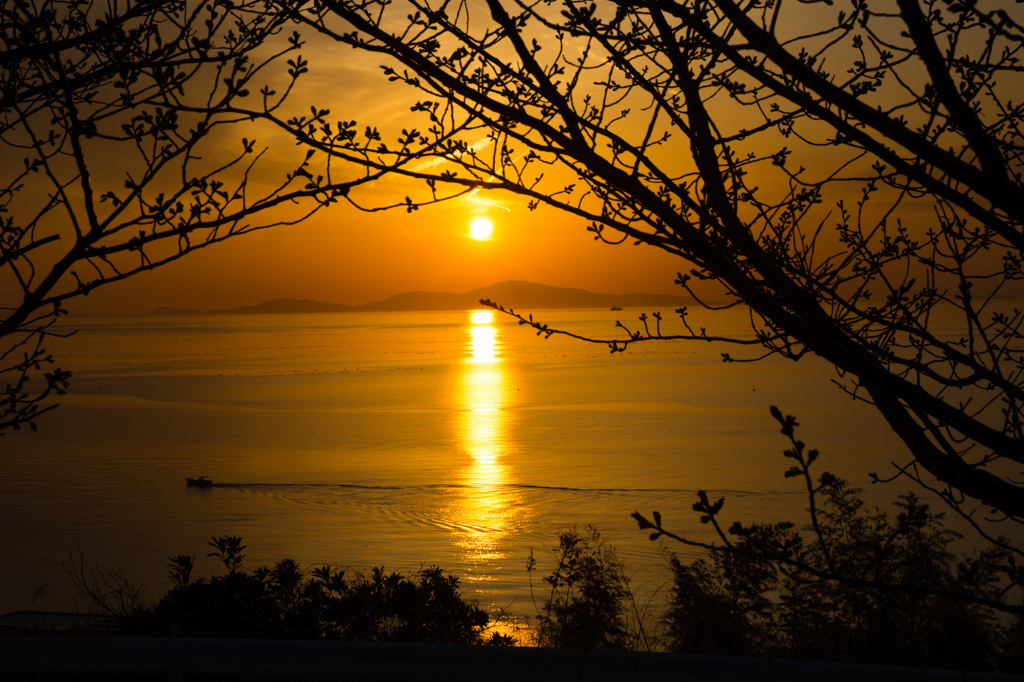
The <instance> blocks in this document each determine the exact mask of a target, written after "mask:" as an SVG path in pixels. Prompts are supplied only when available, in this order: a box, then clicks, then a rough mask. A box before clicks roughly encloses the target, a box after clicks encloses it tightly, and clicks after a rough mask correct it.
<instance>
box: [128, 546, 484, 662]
mask: <svg viewBox="0 0 1024 682" xmlns="http://www.w3.org/2000/svg"><path fill="white" fill-rule="evenodd" d="M209 544H211V545H212V546H214V547H217V548H218V549H219V552H218V553H214V554H213V555H215V556H218V557H219V558H220V559H221V561H222V562H223V563H224V565H225V566H226V567H227V569H228V572H227V573H226V574H225V575H219V576H213V577H211V578H209V579H206V578H199V579H196V580H194V581H193V580H191V567H192V564H193V563H194V559H193V558H192V557H190V556H187V555H178V556H174V557H170V558H169V564H168V566H169V567H170V569H171V572H170V576H171V577H172V579H173V580H174V581H175V585H174V587H172V588H171V590H170V591H168V592H167V594H165V595H164V596H163V598H161V599H160V601H159V602H157V603H156V604H155V605H154V606H153V607H151V608H148V609H138V610H136V611H135V613H133V614H132V615H131V616H130V617H129V618H127V619H125V622H124V629H125V631H126V632H129V633H134V634H147V635H167V634H170V633H176V634H180V635H182V636H188V637H248V638H291V639H322V638H327V639H346V640H359V641H373V642H434V643H443V644H478V643H482V641H483V639H482V636H483V633H484V631H485V630H486V628H487V626H488V622H489V618H488V615H487V613H486V612H485V611H484V610H483V609H481V608H480V607H479V606H477V605H476V604H473V603H471V602H468V601H466V600H465V599H464V598H463V597H462V595H461V592H460V588H459V581H458V578H457V577H455V576H453V575H450V574H447V573H445V572H444V571H443V570H442V569H440V568H437V567H428V568H423V569H421V570H420V571H418V572H417V573H416V574H414V575H412V576H404V575H401V574H399V573H390V574H388V573H386V572H385V571H384V569H383V568H375V569H373V571H372V572H371V573H370V574H369V575H368V576H367V575H362V574H355V575H354V576H352V577H350V578H348V577H346V575H345V572H344V571H341V570H336V569H332V568H331V567H330V566H319V567H316V568H314V569H311V570H310V571H308V572H307V571H303V570H302V569H301V568H300V567H299V565H298V564H297V563H296V562H295V561H293V560H291V559H284V560H282V561H279V562H278V563H277V564H275V565H274V566H273V567H270V568H268V567H265V566H264V567H260V568H257V569H256V570H254V571H251V572H250V571H246V570H244V569H243V568H242V567H241V563H242V558H243V557H242V554H241V551H242V550H243V549H245V547H244V546H243V545H241V539H240V538H236V537H233V536H224V537H221V538H214V539H213V541H212V542H211V543H209ZM491 639H492V640H493V639H494V638H493V637H492V638H491ZM493 643H502V642H501V641H500V640H496V641H495V642H493Z"/></svg>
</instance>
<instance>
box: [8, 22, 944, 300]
mask: <svg viewBox="0 0 1024 682" xmlns="http://www.w3.org/2000/svg"><path fill="white" fill-rule="evenodd" d="M807 12H808V10H806V9H802V10H800V12H799V13H797V14H795V15H794V16H795V17H796V18H798V19H802V20H803V23H802V22H801V21H796V22H794V23H793V25H792V27H791V28H792V30H794V31H797V32H800V31H802V30H804V29H806V28H807V25H805V24H807V23H808V22H809V21H810V17H811V15H810V14H808V13H807ZM305 37H306V38H307V40H309V41H310V42H308V44H307V45H306V46H304V47H303V54H304V55H305V56H306V57H308V58H309V59H310V69H311V71H310V73H309V74H307V75H306V76H304V77H303V79H302V80H300V84H299V87H298V89H297V90H296V91H295V92H294V93H293V94H292V96H291V98H290V99H289V108H290V109H291V110H292V111H295V112H305V113H308V111H309V107H310V105H311V104H312V105H315V106H317V107H318V108H320V107H323V108H329V109H330V110H331V118H335V117H336V118H337V119H344V120H348V119H358V121H359V125H360V126H363V125H366V124H370V125H375V126H378V127H379V128H380V129H381V131H382V132H383V131H387V132H386V133H385V134H386V135H387V136H388V139H392V138H393V137H395V136H397V131H399V130H401V129H402V127H403V124H404V125H409V120H410V119H409V103H410V102H412V101H415V100H416V98H417V94H416V93H415V92H411V91H410V90H409V89H408V88H406V87H405V86H403V85H401V84H400V83H388V82H387V80H386V79H385V78H383V77H382V76H381V73H380V70H379V63H380V61H381V59H380V58H377V57H375V56H370V57H366V56H365V55H359V54H358V53H356V52H355V51H353V50H352V49H351V48H348V47H345V46H342V45H339V44H332V43H329V42H323V41H315V40H313V39H312V36H309V35H306V36H305ZM745 120H746V119H743V118H741V117H738V118H737V119H736V125H737V126H742V125H746V123H745ZM245 136H248V137H249V139H252V138H253V137H256V138H257V140H258V143H259V144H258V146H259V147H260V148H264V147H266V148H267V149H268V150H269V151H268V152H267V154H266V155H265V156H264V157H263V159H262V160H261V164H262V169H263V170H262V171H261V172H262V173H263V175H264V177H265V178H266V179H270V178H276V179H280V178H281V177H283V175H284V174H285V173H287V172H288V171H289V170H291V169H294V168H295V163H296V162H295V161H294V159H295V158H296V157H297V156H298V157H300V158H301V155H302V153H303V152H302V150H301V149H298V148H296V147H295V145H294V142H293V141H292V140H289V139H288V138H287V137H286V136H284V135H283V134H281V133H279V132H276V131H273V130H269V129H266V128H264V129H261V130H257V131H256V132H255V133H254V132H253V131H252V130H251V129H250V128H242V127H241V126H240V127H238V128H237V129H230V131H229V132H228V133H227V134H226V135H225V136H224V137H223V138H221V139H218V140H216V141H215V142H214V148H215V151H223V150H231V153H232V154H234V153H235V152H236V151H237V148H238V146H239V145H240V140H241V138H242V137H245ZM681 143H682V142H681V141H680V142H678V143H676V144H681ZM674 152H675V148H674V147H667V148H666V151H665V153H666V154H669V155H673V156H674ZM808 153H810V154H812V155H813V154H814V153H816V152H815V151H814V150H812V151H811V152H808ZM828 153H832V152H828ZM99 156H100V158H101V159H102V161H101V162H98V163H97V164H96V166H95V167H94V169H93V170H94V171H95V172H97V174H98V175H101V176H106V177H105V180H106V181H107V182H108V183H109V184H110V186H111V187H115V188H116V187H118V186H119V185H120V184H121V183H122V182H123V173H124V169H123V166H118V165H117V164H116V163H115V164H113V165H104V164H106V162H107V161H109V160H113V161H117V155H116V154H106V155H104V154H101V155H99ZM212 156H216V154H213V155H212ZM683 156H685V155H683ZM2 161H3V160H0V163H2ZM814 161H815V159H814V158H810V159H809V160H805V162H807V163H810V165H811V166H812V167H813V166H814V165H815V164H814ZM275 181H276V180H275ZM572 181H573V180H568V181H567V182H572ZM422 190H423V188H422V185H420V186H418V187H415V188H412V189H410V186H409V183H408V182H405V181H402V180H384V181H381V182H379V183H377V184H375V185H373V186H370V187H366V188H362V189H360V190H359V192H358V196H359V198H360V199H361V200H363V201H364V203H365V204H366V205H375V204H379V203H381V202H385V203H388V202H393V201H396V200H398V201H400V200H401V198H402V197H403V196H405V195H407V194H413V196H416V194H415V193H416V192H419V196H422ZM851 191H852V190H851ZM481 200H482V201H481ZM833 201H834V200H833ZM833 206H834V204H833ZM827 210H832V208H828V209H827ZM480 215H486V216H487V217H489V218H490V219H491V220H492V221H493V223H494V225H495V230H494V235H493V238H492V239H490V240H487V241H477V240H474V239H472V238H471V237H470V234H469V225H470V223H471V222H472V220H473V219H475V218H477V217H479V216H480ZM929 218H930V216H929ZM688 269H689V266H688V264H687V263H685V262H684V261H681V260H680V259H678V258H676V257H673V256H670V255H668V254H666V253H664V252H661V251H659V250H657V249H654V248H651V247H647V246H632V245H631V244H630V243H628V242H627V244H623V245H620V246H609V245H606V244H602V243H599V242H595V241H594V239H593V237H592V235H591V234H590V233H588V232H587V231H586V224H585V223H584V221H582V220H580V219H576V218H573V217H571V216H568V215H566V214H563V213H560V212H557V211H555V210H553V209H545V208H540V209H538V210H536V211H534V212H530V211H528V210H527V208H526V201H525V200H522V199H520V198H518V197H514V196H484V195H477V196H476V197H475V198H470V199H466V198H464V199H457V200H454V201H452V202H449V203H445V204H442V205H439V206H433V207H424V208H421V209H420V210H419V211H416V212H414V213H412V214H409V213H406V212H405V211H404V210H402V209H398V210H392V211H388V212H384V213H363V212H360V211H357V210H355V209H354V208H352V207H350V206H346V205H337V206H335V207H332V208H331V209H330V210H325V211H321V212H320V213H318V214H316V215H315V216H314V217H312V218H311V219H309V220H307V221H305V222H304V223H302V224H301V225H296V226H288V227H279V228H274V229H271V230H268V231H263V232H259V233H256V234H251V235H247V236H242V237H239V238H236V239H232V240H229V241H228V242H226V243H225V244H221V245H216V246H213V247H211V248H209V249H204V250H200V251H199V252H196V253H193V254H190V255H188V256H186V257H185V258H184V259H182V260H180V261H178V262H175V263H172V264H170V265H167V266H163V267H161V268H159V269H157V270H155V271H152V272H148V273H143V274H140V275H137V276H135V277H132V278H130V279H129V280H127V281H125V282H121V283H117V284H112V285H107V286H104V287H101V288H100V289H98V290H96V291H94V292H93V293H91V294H90V295H89V296H88V297H85V298H79V299H76V300H74V301H72V302H70V303H69V304H68V305H69V308H70V309H71V310H72V311H76V310H78V311H118V312H120V311H123V312H147V311H150V310H153V309H155V308H157V307H160V306H172V307H179V308H200V309H225V308H233V307H237V306H240V305H244V304H255V303H259V302H262V301H264V300H268V299H273V298H283V297H293V298H310V299H317V300H323V301H330V302H337V303H348V304H352V305H358V304H362V303H367V302H370V301H376V300H381V299H384V298H386V297H388V296H390V295H393V294H397V293H402V292H405V291H410V290H431V291H450V292H464V291H468V290H471V289H475V288H478V287H483V286H487V285H490V284H494V283H496V282H500V281H504V280H509V279H517V280H527V281H533V282H539V283H544V284H550V285H556V286H565V287H577V288H584V289H588V290H590V291H595V292H603V293H613V294H620V293H639V292H643V293H683V292H682V290H681V289H679V287H677V286H676V285H674V284H673V280H674V278H675V274H676V272H678V271H686V270H688Z"/></svg>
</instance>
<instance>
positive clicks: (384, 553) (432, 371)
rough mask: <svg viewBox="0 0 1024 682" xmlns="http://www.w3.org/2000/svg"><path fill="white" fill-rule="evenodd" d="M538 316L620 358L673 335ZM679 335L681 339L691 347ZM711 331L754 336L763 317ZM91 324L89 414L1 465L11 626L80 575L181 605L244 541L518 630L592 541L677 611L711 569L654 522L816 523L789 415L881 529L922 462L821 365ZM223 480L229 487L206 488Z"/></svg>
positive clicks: (316, 331)
mask: <svg viewBox="0 0 1024 682" xmlns="http://www.w3.org/2000/svg"><path fill="white" fill-rule="evenodd" d="M531 312H533V314H534V315H535V316H536V317H537V319H539V320H541V321H543V322H544V323H546V324H548V325H549V326H550V327H551V328H558V329H564V330H568V331H571V332H573V333H575V334H578V335H581V336H586V337H591V338H599V339H601V338H613V337H615V336H616V335H618V337H619V338H621V337H622V335H623V334H624V332H623V330H622V328H621V327H617V326H616V323H617V322H618V321H621V322H622V323H623V324H624V325H625V326H626V327H627V328H630V329H636V328H637V327H638V326H639V325H642V322H641V321H640V320H639V319H638V316H639V315H640V314H641V313H643V312H647V313H652V312H653V311H640V310H629V309H627V310H625V311H611V310H540V311H531ZM662 312H663V315H664V318H665V319H664V321H663V322H662V323H661V324H662V330H663V331H664V332H665V333H673V332H680V331H682V329H681V326H680V325H679V322H678V320H676V321H675V322H673V321H672V318H673V317H674V313H672V312H671V311H668V310H666V311H662ZM688 319H689V321H690V324H691V325H692V326H693V327H694V328H695V329H696V328H705V329H706V330H707V332H708V334H716V335H722V336H726V335H734V336H737V337H740V338H748V339H749V338H751V336H752V332H751V331H750V325H749V319H748V318H747V317H746V316H745V315H744V314H743V313H741V312H737V311H717V312H716V311H707V312H703V313H696V312H695V313H692V314H691V315H690V317H689V318H688ZM71 322H72V323H73V324H74V327H73V328H74V329H76V330H77V332H76V333H75V334H74V335H72V336H69V337H68V338H61V339H53V340H52V342H51V343H50V344H49V345H48V346H47V350H48V351H50V352H51V353H52V354H53V356H54V358H55V360H56V364H57V366H59V367H61V368H63V369H67V370H70V371H72V373H73V380H72V386H71V390H70V392H69V393H68V394H67V395H64V396H62V397H61V398H60V406H59V407H58V408H57V409H56V410H54V411H52V412H50V413H48V414H46V415H44V416H42V417H41V418H39V419H38V423H37V426H38V430H37V431H31V430H29V429H23V430H21V431H18V432H12V433H8V434H7V435H4V436H3V437H2V439H0V452H2V454H0V481H2V483H3V486H4V490H3V493H2V494H0V519H2V525H0V547H2V550H0V614H2V613H6V612H10V611H15V610H21V609H29V608H32V609H37V610H40V609H41V610H55V611H72V610H75V609H77V608H83V606H84V605H83V603H82V602H81V600H80V599H78V598H76V591H75V588H74V585H73V583H72V581H71V580H70V578H69V577H68V573H67V569H68V568H69V567H71V565H72V564H73V563H79V562H81V561H84V566H85V567H86V569H87V573H89V574H92V572H94V571H95V572H97V573H96V574H95V575H97V576H99V575H102V574H103V573H105V572H109V571H111V570H118V571H121V572H122V573H123V574H124V575H125V576H127V577H128V578H129V579H130V580H131V581H132V583H133V584H135V585H139V586H144V589H145V590H146V591H148V594H150V596H151V597H152V598H156V597H158V596H159V595H160V594H162V593H163V592H164V591H166V589H168V587H169V583H168V578H167V573H168V567H167V561H168V557H170V556H175V555H179V554H191V555H193V556H195V557H196V558H197V560H196V566H197V573H198V574H200V575H207V576H208V575H213V574H216V573H217V572H218V571H220V570H223V568H222V567H221V566H219V564H218V563H217V560H216V559H215V558H213V557H210V556H208V553H209V552H211V551H212V548H211V547H209V546H208V545H207V543H208V542H209V541H210V540H211V538H212V537H215V536H222V535H235V536H240V537H241V538H242V539H243V544H244V545H245V547H246V549H245V552H244V553H245V555H246V557H245V560H244V564H243V565H244V566H246V567H249V568H255V567H257V566H261V565H268V564H273V563H274V562H276V561H278V560H280V559H283V558H292V559H294V560H295V561H297V562H298V563H299V564H300V565H302V566H303V567H312V566H318V565H323V564H329V565H331V566H334V567H341V568H344V569H346V570H347V571H348V572H350V573H353V572H360V571H367V570H369V569H371V568H373V567H377V566H380V567H384V568H385V570H386V571H389V572H390V571H396V572H401V573H406V574H409V573H415V572H416V571H418V570H420V569H421V568H423V567H427V566H439V567H441V568H443V569H445V570H446V571H449V572H451V573H452V574H454V575H456V576H458V578H459V580H460V584H461V586H462V589H463V591H464V593H465V595H466V596H467V597H469V598H471V599H474V600H476V601H478V602H479V603H480V605H481V606H482V607H484V608H485V609H487V610H488V611H489V612H491V613H492V614H499V613H505V614H510V615H511V616H512V617H515V618H523V619H527V620H528V619H530V618H531V617H532V616H533V615H535V614H536V613H537V609H538V608H539V606H540V604H542V602H543V599H544V594H545V592H544V590H543V581H542V578H543V576H544V575H547V574H548V573H550V571H551V570H552V569H553V568H554V565H555V563H556V557H555V555H554V554H553V551H552V550H553V548H554V547H555V546H556V545H557V543H558V533H559V532H560V531H565V530H571V529H573V528H576V529H580V530H582V529H585V528H587V527H588V526H593V527H595V528H597V529H598V531H599V532H600V533H601V535H602V537H603V538H604V540H605V541H606V542H607V543H608V544H610V545H611V546H613V547H614V548H615V550H616V552H617V554H618V557H619V558H620V560H621V561H622V562H623V564H624V566H625V569H626V573H627V575H628V576H629V577H630V579H631V581H632V585H633V588H634V590H635V591H636V592H637V593H638V594H645V595H649V596H650V598H652V599H657V598H661V597H658V596H657V595H665V594H666V591H667V589H668V583H669V580H670V576H669V571H668V558H667V557H668V556H670V555H671V554H673V553H675V554H676V555H678V556H680V557H682V558H684V559H686V558H693V557H696V556H699V555H700V551H701V550H699V549H694V548H692V547H688V546H686V545H682V544H680V543H676V542H673V541H669V542H667V543H666V542H664V541H663V540H658V541H655V542H652V541H651V540H650V539H649V538H648V534H649V531H641V530H640V529H639V528H638V527H637V524H636V522H635V521H634V520H633V519H632V518H631V516H630V514H631V513H632V512H635V511H640V512H641V513H644V514H648V515H650V514H651V513H652V512H653V511H658V512H659V513H660V514H661V516H662V519H663V521H664V524H665V527H666V528H669V529H671V530H672V531H673V532H676V533H678V534H680V535H682V536H685V537H687V538H691V539H694V540H698V541H705V542H709V541H713V540H714V537H713V531H712V529H711V528H710V527H709V526H707V525H703V524H701V523H700V521H699V517H698V514H697V513H695V512H694V511H693V509H692V507H693V503H694V502H695V501H696V497H697V491H698V490H706V491H708V493H709V495H711V496H712V497H713V498H714V499H717V498H719V497H723V498H725V500H726V502H725V506H724V508H723V511H722V516H723V519H724V520H725V521H727V522H731V521H733V520H739V521H742V522H744V523H750V522H754V521H773V520H796V521H798V522H799V521H800V520H801V518H803V517H802V514H803V513H804V509H805V507H806V497H805V495H804V493H803V492H802V489H801V485H800V483H799V480H798V479H786V478H784V476H783V472H784V471H785V470H786V469H787V468H788V466H789V463H790V460H787V459H785V458H784V457H783V455H782V453H783V450H784V449H786V448H787V447H789V443H788V441H787V440H786V439H785V438H784V437H783V436H782V435H780V434H779V426H778V424H777V423H776V422H775V421H774V420H773V419H772V417H771V415H770V414H769V406H771V405H777V406H779V408H780V409H782V410H783V411H784V412H786V413H787V414H793V415H796V417H797V419H798V421H799V423H800V428H799V430H798V436H799V437H800V438H801V439H802V440H804V441H806V442H807V443H808V446H809V447H816V448H818V449H819V450H820V451H821V453H822V456H821V458H820V459H819V460H818V462H819V463H818V464H816V467H817V468H818V469H819V471H820V470H829V471H832V472H834V473H836V474H838V475H840V476H843V477H845V478H847V479H849V480H850V481H851V482H852V483H854V484H855V485H858V486H863V487H865V488H866V495H867V496H868V498H869V500H877V503H879V504H885V503H886V501H887V500H891V499H892V498H894V497H895V495H896V494H897V493H898V492H901V491H902V490H903V489H904V488H905V484H902V483H894V484H889V485H888V486H871V484H870V483H868V472H869V471H876V472H879V473H886V472H891V471H892V467H893V465H894V464H895V465H899V464H903V463H905V462H906V460H907V457H906V454H905V452H904V450H903V448H902V447H901V445H900V443H899V441H898V440H897V439H896V438H895V436H894V435H893V434H892V433H891V431H890V429H889V428H888V426H887V425H886V424H885V423H884V422H883V421H882V419H881V418H880V417H879V416H878V415H877V414H876V413H875V412H874V411H873V409H872V408H871V406H870V405H866V404H865V403H863V402H859V401H855V400H853V399H852V398H851V397H850V396H849V395H848V394H846V393H845V392H843V391H842V390H841V389H840V388H839V386H837V385H836V381H837V379H838V377H837V375H836V374H835V372H834V370H833V369H832V368H831V367H830V366H828V365H826V364H825V363H822V362H820V361H816V360H815V359H814V358H806V359H803V360H801V361H799V362H793V361H789V360H784V359H781V358H768V359H765V360H761V361H758V362H750V363H747V362H734V363H725V362H723V360H722V353H723V352H728V353H730V354H731V355H732V356H734V357H736V358H740V359H744V358H752V357H755V356H756V351H754V350H745V348H746V347H741V346H730V345H726V344H723V343H717V342H707V341H691V342H662V341H651V342H645V343H642V344H636V345H635V346H634V347H631V348H630V350H629V351H627V352H625V353H615V354H611V353H609V351H608V349H607V348H606V347H604V346H601V345H597V344H593V343H587V342H585V341H581V340H578V339H573V338H569V337H566V336H560V335H553V336H550V338H547V337H545V335H537V334H536V333H535V331H534V330H532V329H531V328H529V327H526V326H521V325H519V324H518V323H517V321H516V320H515V319H513V318H511V317H509V316H507V315H504V314H502V313H500V312H497V311H493V310H490V309H480V310H466V311H449V312H402V313H327V314H303V315H195V316H173V317H167V316H134V317H103V318H79V319H74V318H73V319H72V320H71ZM649 322H653V320H652V319H650V318H649ZM70 329H71V328H70V327H69V328H68V330H70ZM198 476H208V477H210V478H211V479H212V480H213V481H214V486H213V487H211V488H208V489H198V488H192V487H187V486H186V485H185V478H186V477H198ZM726 525H728V523H727V524H726ZM531 555H532V556H533V557H534V558H535V560H536V563H537V568H536V570H535V571H533V572H532V573H531V572H528V571H527V568H526V567H527V561H528V559H529V558H530V557H531Z"/></svg>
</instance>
